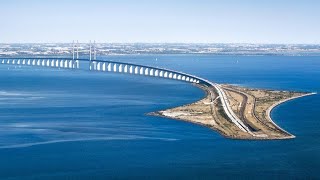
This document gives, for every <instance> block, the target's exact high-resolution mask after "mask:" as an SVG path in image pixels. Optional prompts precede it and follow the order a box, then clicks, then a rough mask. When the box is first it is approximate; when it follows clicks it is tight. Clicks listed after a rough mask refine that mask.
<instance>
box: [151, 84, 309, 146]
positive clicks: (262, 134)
mask: <svg viewBox="0 0 320 180" xmlns="http://www.w3.org/2000/svg"><path fill="white" fill-rule="evenodd" d="M197 86H198V87H200V88H201V89H203V90H204V91H205V92H206V95H205V97H204V98H203V99H201V100H199V101H197V102H194V103H192V104H187V105H184V106H179V107H175V108H171V109H166V110H162V111H157V112H151V113H148V114H149V115H154V116H161V117H166V118H171V119H177V120H183V121H188V122H192V123H196V124H200V125H203V126H206V127H209V128H211V129H213V130H216V131H218V132H219V133H220V134H221V135H223V136H224V137H227V138H232V139H255V140H259V139H260V140H268V139H291V138H295V136H294V135H293V134H290V133H289V132H287V131H286V130H284V129H282V128H281V127H279V126H278V125H277V124H276V123H274V122H273V120H272V119H271V116H270V113H271V110H272V109H273V108H274V107H276V106H277V105H279V104H281V103H283V102H286V101H289V100H292V99H295V98H299V97H303V96H308V95H313V94H315V93H303V92H290V91H277V90H262V89H252V88H245V87H240V86H235V85H227V84H225V85H218V86H220V89H221V90H222V91H224V93H225V95H226V97H223V96H221V94H220V95H219V92H217V90H216V89H215V88H213V87H210V86H206V85H197ZM221 98H225V100H226V101H227V103H228V104H229V106H230V108H231V112H233V113H234V115H235V116H236V117H238V118H237V119H238V120H240V121H239V122H238V124H237V123H235V122H233V121H232V120H231V119H230V117H229V116H228V115H227V114H226V112H225V111H224V108H223V106H224V105H223V103H222V102H223V99H221Z"/></svg>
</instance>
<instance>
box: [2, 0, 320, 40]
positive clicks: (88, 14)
mask: <svg viewBox="0 0 320 180" xmlns="http://www.w3.org/2000/svg"><path fill="white" fill-rule="evenodd" d="M0 23H1V24H0V43H49V42H52V43H54V42H72V40H79V42H88V41H89V40H96V41H97V42H100V43H136V42H142V43H284V44H320V1H319V0H0Z"/></svg>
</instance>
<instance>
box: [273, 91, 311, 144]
mask: <svg viewBox="0 0 320 180" xmlns="http://www.w3.org/2000/svg"><path fill="white" fill-rule="evenodd" d="M315 94H317V93H307V94H303V95H300V96H296V97H291V98H288V99H284V100H282V101H279V102H277V103H274V104H273V105H272V106H270V107H269V108H268V110H267V116H268V118H269V120H270V122H271V123H272V124H273V125H274V126H276V127H277V128H278V129H280V130H282V131H283V132H285V133H287V134H289V135H290V136H289V137H288V138H295V137H296V136H295V135H293V134H291V133H289V132H287V131H286V130H284V129H283V128H281V127H280V126H278V125H277V124H276V123H275V122H274V121H273V120H272V118H271V112H272V110H273V109H274V108H275V107H277V106H279V105H281V104H283V103H285V102H288V101H291V100H294V99H298V98H301V97H305V96H311V95H315Z"/></svg>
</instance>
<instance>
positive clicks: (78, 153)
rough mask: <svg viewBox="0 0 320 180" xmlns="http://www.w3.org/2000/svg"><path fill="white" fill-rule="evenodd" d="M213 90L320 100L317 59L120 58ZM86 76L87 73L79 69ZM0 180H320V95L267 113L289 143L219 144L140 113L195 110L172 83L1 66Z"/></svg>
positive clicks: (194, 128) (184, 87)
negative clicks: (214, 85) (180, 74)
mask: <svg viewBox="0 0 320 180" xmlns="http://www.w3.org/2000/svg"><path fill="white" fill-rule="evenodd" d="M100 58H102V59H108V60H114V61H122V62H133V63H139V64H145V65H152V66H159V67H165V68H170V69H175V70H181V71H184V72H187V73H191V74H195V75H198V76H201V77H204V78H206V79H209V80H211V81H214V82H218V83H231V84H238V85H242V86H248V87H256V88H268V89H279V90H294V91H306V92H320V57H319V56H306V57H296V56H213V55H127V56H106V57H100ZM83 68H85V67H83ZM0 75H1V78H0V179H165V178H167V179H270V178H271V179H318V178H320V175H319V172H318V171H319V169H320V138H319V137H320V118H319V110H320V95H314V96H308V97H304V98H300V99H296V100H293V101H289V102H286V103H284V104H282V105H280V106H278V107H276V108H275V109H274V110H273V111H272V114H271V115H272V118H273V119H274V120H275V121H276V123H277V124H279V125H280V126H281V127H283V128H284V129H286V130H287V131H289V132H291V133H292V134H294V135H296V136H297V138H295V139H292V140H274V141H246V140H231V139H225V138H223V137H221V136H220V135H219V134H218V133H216V132H215V131H212V130H210V129H208V128H205V127H202V126H199V125H194V124H191V123H187V122H181V121H175V120H170V119H165V118H160V117H152V116H146V115H145V113H148V112H152V111H156V110H161V109H165V108H169V107H174V106H178V105H182V104H186V103H191V102H194V101H196V100H198V99H200V98H202V97H203V96H204V92H202V91H201V90H200V89H198V88H196V87H194V86H192V85H190V84H187V83H182V82H178V81H171V80H164V79H159V78H147V77H142V76H129V75H123V74H114V73H101V72H89V71H85V70H54V69H46V68H30V67H21V68H19V67H14V66H7V65H1V66H0Z"/></svg>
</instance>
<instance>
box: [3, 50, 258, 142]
mask: <svg viewBox="0 0 320 180" xmlns="http://www.w3.org/2000/svg"><path fill="white" fill-rule="evenodd" d="M95 57H96V56H95V55H94V59H92V58H91V45H90V58H89V59H79V58H78V52H77V56H76V57H75V55H74V51H73V58H33V57H30V58H0V62H1V64H7V65H15V66H40V67H47V68H59V69H80V67H82V66H83V65H84V66H86V68H88V69H89V70H90V71H97V72H113V73H124V74H129V75H142V76H148V77H158V78H166V79H172V80H177V81H183V82H188V83H193V84H202V85H205V86H207V87H209V88H210V87H213V89H215V91H216V92H217V94H218V97H220V98H219V99H220V101H221V105H222V107H223V110H224V112H225V114H226V115H227V117H228V118H229V120H230V121H231V122H233V123H234V124H235V125H236V126H237V127H238V128H239V129H241V130H242V131H244V132H247V133H249V134H251V135H253V136H254V134H253V133H252V132H251V131H250V129H249V127H248V126H247V125H245V124H244V123H243V122H242V120H241V119H239V117H237V115H236V114H235V113H234V112H233V111H232V109H231V107H230V104H229V101H228V99H227V95H226V94H225V92H224V90H223V89H222V87H221V86H220V85H219V84H217V83H213V82H211V81H209V80H206V79H203V78H201V77H198V76H195V75H191V74H187V73H184V72H180V71H175V70H170V69H166V68H159V67H152V66H145V65H139V64H133V63H125V62H115V61H106V60H97V59H96V58H95ZM210 93H211V94H212V92H210ZM211 98H212V99H211V101H214V99H213V96H212V95H211Z"/></svg>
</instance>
